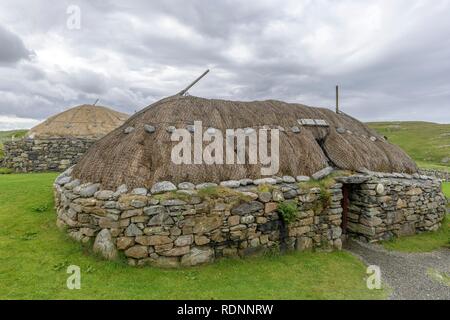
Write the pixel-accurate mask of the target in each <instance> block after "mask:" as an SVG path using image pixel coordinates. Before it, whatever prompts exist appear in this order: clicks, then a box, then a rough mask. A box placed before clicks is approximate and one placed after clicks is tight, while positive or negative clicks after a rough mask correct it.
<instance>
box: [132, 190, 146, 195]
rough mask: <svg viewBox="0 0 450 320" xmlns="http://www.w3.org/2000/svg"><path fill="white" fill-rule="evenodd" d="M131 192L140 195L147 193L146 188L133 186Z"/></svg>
mask: <svg viewBox="0 0 450 320" xmlns="http://www.w3.org/2000/svg"><path fill="white" fill-rule="evenodd" d="M131 194H135V195H140V196H146V195H147V189H146V188H134V189H133V190H132V191H131Z"/></svg>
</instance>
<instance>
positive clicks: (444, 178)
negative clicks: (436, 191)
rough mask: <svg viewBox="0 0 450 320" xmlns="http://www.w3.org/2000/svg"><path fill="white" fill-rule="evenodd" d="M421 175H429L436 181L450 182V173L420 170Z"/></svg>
mask: <svg viewBox="0 0 450 320" xmlns="http://www.w3.org/2000/svg"><path fill="white" fill-rule="evenodd" d="M419 173H420V174H422V175H427V176H431V177H435V178H436V179H441V180H442V181H446V182H449V181H450V171H440V170H434V169H420V170H419Z"/></svg>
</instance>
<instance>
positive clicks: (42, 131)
mask: <svg viewBox="0 0 450 320" xmlns="http://www.w3.org/2000/svg"><path fill="white" fill-rule="evenodd" d="M128 117H129V116H128V115H127V114H124V113H120V112H117V111H114V110H112V109H109V108H107V107H102V106H94V105H86V104H85V105H80V106H77V107H74V108H71V109H68V110H66V111H64V112H61V113H58V114H56V115H54V116H52V117H50V118H48V119H47V120H45V121H44V122H42V123H40V124H38V125H37V126H35V127H33V128H32V129H30V131H29V132H28V133H27V137H29V138H33V139H34V138H35V139H39V138H40V139H43V138H94V139H95V138H100V137H103V136H104V135H106V134H107V133H109V132H111V131H112V130H114V129H116V128H117V127H118V126H120V125H122V124H123V123H124V121H125V120H126V119H128Z"/></svg>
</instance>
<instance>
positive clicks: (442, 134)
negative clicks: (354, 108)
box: [368, 121, 450, 171]
mask: <svg viewBox="0 0 450 320" xmlns="http://www.w3.org/2000/svg"><path fill="white" fill-rule="evenodd" d="M368 125H369V127H371V128H372V129H375V130H376V131H378V132H379V133H380V134H382V135H385V136H386V137H388V140H389V141H390V142H392V143H393V144H396V145H398V146H400V147H401V148H402V149H403V150H405V151H406V153H408V154H409V155H410V156H411V157H412V158H413V159H414V160H415V161H416V162H417V164H418V165H419V166H420V167H423V168H430V169H439V170H446V171H450V161H449V162H447V163H443V162H442V161H443V160H444V159H445V158H449V157H450V124H437V123H430V122H419V121H417V122H372V123H368Z"/></svg>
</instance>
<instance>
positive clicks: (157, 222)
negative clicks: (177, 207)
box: [147, 212, 174, 226]
mask: <svg viewBox="0 0 450 320" xmlns="http://www.w3.org/2000/svg"><path fill="white" fill-rule="evenodd" d="M173 223H174V221H173V219H172V218H171V217H170V215H169V213H167V212H162V213H158V214H157V215H155V216H153V217H152V218H151V219H150V221H149V222H148V224H147V225H148V226H162V225H171V224H173Z"/></svg>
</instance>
